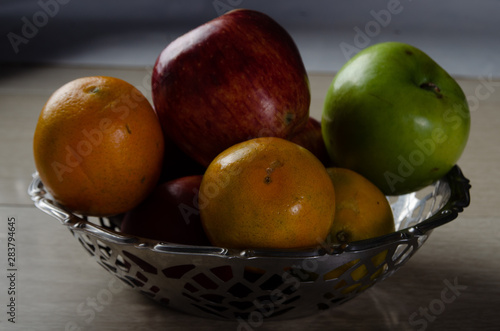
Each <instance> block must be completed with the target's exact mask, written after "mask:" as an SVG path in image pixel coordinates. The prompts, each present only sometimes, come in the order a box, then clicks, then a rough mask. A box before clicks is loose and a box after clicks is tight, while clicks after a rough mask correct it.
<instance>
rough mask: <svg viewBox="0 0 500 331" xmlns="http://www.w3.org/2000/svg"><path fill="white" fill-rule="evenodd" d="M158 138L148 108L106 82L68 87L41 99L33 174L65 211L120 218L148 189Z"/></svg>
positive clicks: (157, 164) (155, 171)
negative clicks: (36, 172)
mask: <svg viewBox="0 0 500 331" xmlns="http://www.w3.org/2000/svg"><path fill="white" fill-rule="evenodd" d="M163 141H164V140H163V134H162V131H161V126H160V124H159V121H158V119H157V117H156V114H155V112H154V110H153V108H152V107H151V104H150V103H149V101H148V100H147V99H146V98H145V97H144V96H143V95H142V94H141V92H139V91H138V90H137V89H136V88H135V87H133V86H132V85H131V84H129V83H127V82H125V81H123V80H121V79H117V78H113V77H102V76H96V77H83V78H79V79H76V80H73V81H71V82H69V83H67V84H65V85H63V86H62V87H60V88H59V89H58V90H56V91H55V92H54V93H53V94H52V95H51V96H50V98H49V99H48V101H47V103H46V104H45V106H44V107H43V109H42V111H41V114H40V117H39V119H38V123H37V126H36V129H35V135H34V139H33V151H34V158H35V165H36V169H37V171H38V173H39V176H40V178H41V180H42V182H43V183H44V185H45V187H46V189H47V191H48V192H49V193H51V194H52V195H53V197H54V199H55V200H56V201H57V202H58V203H60V204H62V205H63V206H65V207H67V208H69V209H70V210H72V211H74V212H76V213H80V214H84V215H94V216H106V215H113V214H119V213H123V212H125V211H127V210H130V209H132V208H133V207H135V206H136V205H137V204H138V203H139V202H141V201H142V200H143V199H144V198H145V197H146V196H147V195H148V194H149V193H150V191H151V190H152V189H153V187H154V186H155V185H156V183H157V181H158V178H159V175H160V171H161V166H162V159H163V153H164V151H163V149H164V142H163Z"/></svg>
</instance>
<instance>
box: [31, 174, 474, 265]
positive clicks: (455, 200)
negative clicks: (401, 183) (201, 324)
mask: <svg viewBox="0 0 500 331" xmlns="http://www.w3.org/2000/svg"><path fill="white" fill-rule="evenodd" d="M32 177H33V180H32V182H31V183H30V185H29V187H28V194H29V195H30V197H31V199H32V201H33V202H34V204H35V206H36V207H37V208H38V209H40V210H41V211H43V212H45V213H46V214H48V215H50V216H52V217H54V218H56V219H58V220H59V221H60V222H61V223H62V224H63V225H65V226H67V227H68V228H69V229H70V230H72V231H83V232H87V233H89V234H91V235H93V236H96V237H97V238H98V239H100V240H103V241H111V242H113V243H116V244H121V245H129V246H133V247H134V248H140V249H149V250H152V251H154V252H158V253H171V254H188V255H204V256H206V255H213V256H220V257H225V258H228V257H229V258H232V257H237V258H298V259H303V258H314V257H320V256H323V255H325V254H330V255H340V254H342V253H344V252H345V253H356V252H361V251H364V250H369V249H373V248H377V247H381V246H386V245H389V244H391V243H393V242H395V241H401V240H405V239H411V238H413V237H417V236H423V235H425V234H426V233H429V232H431V231H432V230H433V229H435V228H437V227H439V226H442V225H444V224H446V223H449V222H451V221H452V220H454V219H456V218H457V217H458V214H459V213H461V212H462V211H463V210H464V208H466V207H467V206H469V204H470V188H471V185H470V181H469V179H467V178H466V177H465V176H464V175H463V173H462V170H461V169H460V168H459V166H458V165H454V166H453V167H452V168H451V170H450V171H449V172H448V173H447V174H446V175H445V176H443V177H442V178H441V179H439V180H441V181H442V180H444V181H446V182H447V183H448V185H449V186H450V197H449V199H448V201H447V202H446V203H445V205H444V206H443V207H441V208H440V209H439V210H438V211H437V212H436V213H435V214H434V215H432V216H430V217H429V218H427V219H425V220H423V221H421V222H419V223H418V224H416V225H413V226H410V227H407V228H404V229H400V230H397V231H395V232H392V233H390V234H387V235H384V236H379V237H375V238H370V239H366V240H361V241H353V242H351V243H349V244H346V245H339V244H321V243H318V246H315V247H310V248H292V249H228V248H224V247H216V246H195V245H185V244H176V243H170V242H164V241H158V240H153V239H148V238H143V237H138V236H134V235H129V234H125V233H120V232H116V231H113V230H111V229H108V228H106V227H105V226H104V224H103V219H104V217H98V218H99V220H100V223H101V224H102V225H98V224H96V223H94V222H91V221H89V220H88V218H87V217H86V216H78V215H76V214H74V213H72V212H71V211H70V210H68V209H66V208H64V207H63V206H60V205H58V204H57V203H56V202H55V201H53V200H52V198H51V197H50V194H49V193H48V192H47V191H46V190H45V189H44V185H43V183H42V181H41V179H40V177H39V175H38V173H37V172H35V173H33V175H32ZM388 197H390V196H388Z"/></svg>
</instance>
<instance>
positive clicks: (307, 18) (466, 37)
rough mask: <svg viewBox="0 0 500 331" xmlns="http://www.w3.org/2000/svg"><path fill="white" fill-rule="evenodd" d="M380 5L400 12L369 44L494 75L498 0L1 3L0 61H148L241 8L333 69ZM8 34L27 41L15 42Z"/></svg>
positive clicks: (309, 61)
mask: <svg viewBox="0 0 500 331" xmlns="http://www.w3.org/2000/svg"><path fill="white" fill-rule="evenodd" d="M388 6H397V8H398V9H399V11H400V12H399V13H397V14H393V15H391V17H390V20H389V21H388V24H386V26H381V25H380V24H379V27H380V29H379V30H378V31H377V30H373V32H372V34H373V36H372V37H369V40H368V43H369V44H374V43H377V42H381V41H388V40H397V41H403V42H407V43H411V44H414V45H415V46H417V47H420V48H421V49H423V50H424V51H426V52H427V53H428V54H429V55H431V56H432V57H433V58H434V59H436V60H437V61H438V62H440V63H445V64H446V66H445V69H447V70H448V71H449V72H450V73H452V74H454V75H457V76H472V77H474V78H477V77H478V76H480V75H483V76H484V75H487V74H493V75H494V76H496V77H498V76H500V66H499V60H498V59H499V56H498V54H500V42H499V41H500V23H499V20H498V14H499V13H500V1H497V0H479V1H470V0H442V1H432V0H401V1H395V0H382V1H379V0H376V1H373V0H363V1H348V0H344V1H328V0H317V1H314V0H313V1H297V0H293V1H285V0H280V1H264V0H215V1H214V0H185V1H166V0H140V1H139V0H135V1H131V0H124V1H103V0H29V1H28V0H1V2H0V64H14V63H17V64H19V63H21V64H24V63H45V64H46V63H50V64H65V65H67V64H71V65H103V66H137V67H151V66H152V65H153V64H154V61H155V59H156V57H157V56H158V54H159V53H160V51H161V50H162V49H163V48H164V47H165V46H166V45H167V44H168V43H169V42H170V41H172V40H173V39H175V38H176V37H177V36H179V35H181V34H183V33H185V32H187V31H189V30H190V29H192V28H194V27H196V26H198V25H200V24H202V23H204V22H206V21H208V20H210V19H212V18H215V17H217V16H218V15H219V14H221V13H223V12H224V11H225V10H228V9H231V8H238V7H243V8H252V9H256V10H260V11H262V12H264V13H267V14H268V15H270V16H271V17H273V18H274V19H275V20H277V21H278V22H279V23H280V24H282V25H283V26H284V27H285V28H286V29H287V30H288V31H289V32H290V34H291V35H292V37H293V38H294V39H295V41H296V43H297V45H298V47H299V49H300V51H301V53H302V56H303V59H304V63H305V64H306V67H307V69H308V70H309V71H315V72H318V71H328V72H332V71H336V70H338V69H339V68H340V67H341V66H342V64H344V63H345V61H346V56H345V55H344V54H343V53H342V51H341V47H340V45H341V44H342V43H347V44H351V45H353V44H354V39H355V37H356V30H355V29H356V28H358V29H359V30H361V31H366V30H365V29H366V27H367V25H368V26H370V22H371V23H372V27H373V23H374V22H376V21H375V19H374V16H373V15H372V13H373V12H375V13H380V10H387V7H388ZM26 22H29V23H31V24H32V27H33V26H35V29H36V31H34V30H33V29H31V30H29V28H28V26H29V23H26ZM37 25H38V26H37ZM23 28H24V30H23ZM23 33H24V34H23ZM14 35H16V36H20V37H22V38H25V37H26V35H27V38H25V39H24V40H23V43H19V44H18V45H17V46H14V45H13V41H12V38H14V37H13V36H14ZM16 47H17V52H16V49H15V48H16ZM464 63H465V65H464Z"/></svg>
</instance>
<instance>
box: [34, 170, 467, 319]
mask: <svg viewBox="0 0 500 331" xmlns="http://www.w3.org/2000/svg"><path fill="white" fill-rule="evenodd" d="M469 189H470V185H469V180H468V179H466V178H465V177H464V176H463V174H462V172H461V170H460V168H459V167H458V166H454V167H453V168H452V170H451V171H450V172H449V173H448V174H447V175H446V176H444V177H443V178H441V179H440V180H438V181H437V182H435V183H434V184H432V185H430V186H428V187H425V188H423V189H421V190H419V191H417V192H413V193H410V194H405V195H400V196H388V197H387V198H388V199H389V202H390V203H391V207H392V210H393V214H394V218H395V226H396V229H397V231H396V232H394V233H392V234H389V235H386V236H383V237H377V238H373V239H369V240H364V241H358V242H352V243H351V244H349V245H346V246H339V245H318V247H313V248H311V249H306V250H292V249H290V250H232V249H226V248H221V247H209V246H189V245H179V244H172V243H166V242H159V241H155V240H150V239H147V238H140V237H135V236H130V235H125V234H123V233H120V231H119V224H120V217H112V218H92V217H86V216H82V215H76V214H74V213H72V212H71V211H70V210H67V209H65V208H64V207H63V206H60V205H58V204H57V203H56V202H54V200H53V199H52V198H51V196H50V194H49V193H47V192H46V191H45V190H44V186H43V183H42V182H41V180H40V178H39V177H38V175H37V174H36V173H35V174H34V175H33V181H32V183H31V185H30V187H29V189H28V193H29V195H30V196H31V198H32V200H33V202H34V204H35V206H36V207H37V208H39V209H40V210H42V211H43V212H45V213H47V214H49V215H51V216H53V217H54V218H56V219H58V220H59V221H60V222H61V223H62V224H63V225H64V226H66V227H67V228H68V229H69V231H70V232H71V234H72V235H73V236H74V237H75V239H77V240H78V241H79V242H80V244H81V245H82V246H83V248H84V249H85V250H86V251H87V252H88V253H89V254H90V255H92V256H93V257H94V258H95V260H96V262H97V263H98V264H99V265H101V266H102V267H103V268H104V269H106V270H107V271H108V272H110V273H111V274H113V275H115V276H116V277H118V278H119V279H120V280H121V281H123V282H124V283H125V284H127V285H128V286H129V287H130V288H133V289H135V290H137V291H139V292H140V293H142V294H144V295H146V296H147V297H149V298H151V299H154V300H156V301H158V302H160V303H162V304H164V305H165V306H167V307H170V308H173V309H176V310H180V311H183V312H185V313H188V314H192V315H197V316H202V317H209V318H218V319H224V320H238V319H243V320H248V319H250V318H263V319H266V320H268V319H273V320H277V319H288V318H296V317H301V316H306V315H311V314H314V313H317V312H320V311H322V310H325V309H329V308H331V307H334V306H337V305H340V304H342V303H344V302H346V301H348V300H350V299H352V298H354V297H356V296H357V295H359V294H361V293H362V292H363V291H365V290H366V289H367V288H369V287H371V286H373V285H374V284H376V283H377V282H380V281H381V280H384V279H386V278H387V277H389V276H391V275H392V274H393V273H394V272H395V271H396V270H398V269H399V268H400V267H401V266H403V265H404V264H405V263H406V262H407V261H408V260H409V259H410V258H411V257H412V256H413V254H415V253H416V251H417V250H418V249H419V248H420V247H421V246H422V245H423V244H424V243H425V241H426V240H427V239H428V238H429V236H430V234H431V233H432V230H433V229H435V228H437V227H439V226H441V225H443V224H445V223H448V222H450V221H452V220H454V219H455V218H456V217H457V216H458V214H459V213H460V212H462V211H463V209H464V208H465V207H467V206H468V205H469V203H470V195H469ZM256 314H257V315H256Z"/></svg>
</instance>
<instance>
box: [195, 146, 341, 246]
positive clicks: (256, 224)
mask: <svg viewBox="0 0 500 331" xmlns="http://www.w3.org/2000/svg"><path fill="white" fill-rule="evenodd" d="M198 202H199V208H200V216H201V221H202V224H203V226H204V229H205V231H206V233H207V236H208V238H209V240H210V241H211V243H212V244H213V245H215V246H221V247H226V248H243V249H246V248H273V249H283V248H302V247H310V246H315V245H319V244H320V243H321V242H323V241H324V240H325V238H326V236H327V235H328V232H329V229H330V226H331V224H332V221H333V217H334V215H335V191H334V187H333V184H332V182H331V180H330V178H329V176H328V173H327V172H326V168H325V167H324V165H323V164H322V163H321V161H319V160H318V159H317V158H316V157H315V156H314V155H313V154H312V153H311V152H309V151H308V150H307V149H305V148H303V147H301V146H299V145H297V144H295V143H292V142H290V141H287V140H284V139H281V138H276V137H264V138H255V139H251V140H248V141H245V142H242V143H238V144H236V145H234V146H232V147H230V148H228V149H226V150H225V151H223V152H222V153H220V154H219V155H218V156H217V157H216V158H215V159H214V160H213V161H212V163H210V165H209V166H208V168H207V170H206V172H205V175H204V176H203V180H202V182H201V186H200V194H199V197H198Z"/></svg>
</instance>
